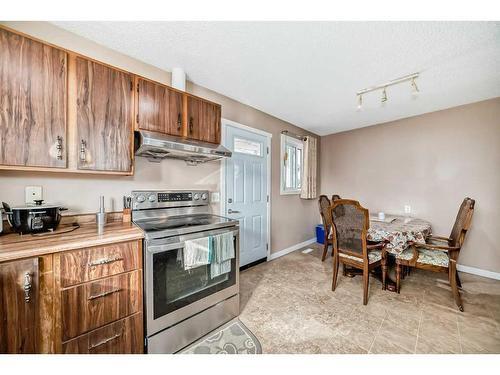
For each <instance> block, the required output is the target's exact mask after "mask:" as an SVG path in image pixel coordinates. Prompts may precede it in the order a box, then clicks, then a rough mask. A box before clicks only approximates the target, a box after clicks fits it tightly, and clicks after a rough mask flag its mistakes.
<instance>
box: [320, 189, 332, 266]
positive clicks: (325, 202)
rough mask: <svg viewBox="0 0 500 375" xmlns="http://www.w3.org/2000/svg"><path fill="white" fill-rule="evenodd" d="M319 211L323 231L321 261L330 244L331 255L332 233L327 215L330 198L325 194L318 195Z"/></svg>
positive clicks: (323, 259)
mask: <svg viewBox="0 0 500 375" xmlns="http://www.w3.org/2000/svg"><path fill="white" fill-rule="evenodd" d="M318 206H319V213H320V215H321V220H322V221H323V229H324V231H325V238H324V241H323V256H322V257H321V261H322V262H324V261H325V259H326V254H327V253H328V246H330V245H332V255H333V233H332V230H331V229H332V219H331V216H330V215H329V211H328V210H329V208H330V199H328V197H327V196H326V195H320V196H319V199H318Z"/></svg>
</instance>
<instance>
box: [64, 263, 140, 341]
mask: <svg viewBox="0 0 500 375" xmlns="http://www.w3.org/2000/svg"><path fill="white" fill-rule="evenodd" d="M141 291H142V271H141V270H136V271H132V272H128V273H124V274H121V275H118V276H113V277H108V278H105V279H100V280H97V281H93V282H90V283H87V284H82V285H79V286H76V287H73V288H69V289H65V290H62V291H61V310H62V336H63V338H62V340H63V341H66V340H69V339H71V338H74V337H76V336H79V335H81V334H83V333H86V332H89V331H91V330H93V329H96V328H99V327H102V326H104V325H106V324H108V323H112V322H114V321H116V320H119V319H122V318H125V317H126V316H128V315H132V314H134V313H136V312H139V311H142V293H141Z"/></svg>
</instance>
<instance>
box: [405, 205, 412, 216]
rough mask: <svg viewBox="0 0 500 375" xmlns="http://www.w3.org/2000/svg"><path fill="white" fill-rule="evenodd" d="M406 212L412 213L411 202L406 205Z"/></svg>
mask: <svg viewBox="0 0 500 375" xmlns="http://www.w3.org/2000/svg"><path fill="white" fill-rule="evenodd" d="M405 214H411V206H410V205H409V204H406V205H405Z"/></svg>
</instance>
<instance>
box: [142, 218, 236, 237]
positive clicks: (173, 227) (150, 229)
mask: <svg viewBox="0 0 500 375" xmlns="http://www.w3.org/2000/svg"><path fill="white" fill-rule="evenodd" d="M237 223H238V221H235V220H232V219H228V218H225V217H222V216H216V215H210V214H190V215H179V216H169V217H166V218H155V219H148V220H145V221H142V220H140V221H135V224H136V225H138V226H139V227H140V228H141V229H142V230H143V231H144V232H145V234H146V237H147V238H160V237H167V236H174V235H178V234H184V233H192V232H199V231H205V230H211V229H217V228H223V227H228V226H234V225H237Z"/></svg>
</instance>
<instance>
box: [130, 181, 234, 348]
mask: <svg viewBox="0 0 500 375" xmlns="http://www.w3.org/2000/svg"><path fill="white" fill-rule="evenodd" d="M132 220H133V222H134V223H135V224H137V225H138V226H139V227H140V228H141V229H142V230H143V231H144V233H145V239H144V287H145V293H144V296H145V297H144V298H145V301H144V302H145V303H144V306H145V317H146V319H145V321H146V349H147V352H148V353H175V352H176V351H178V350H180V349H182V348H183V347H185V346H187V345H189V344H190V343H192V342H193V341H195V340H197V339H198V338H200V337H202V336H203V335H205V334H206V333H208V332H210V331H211V330H213V329H215V328H217V327H218V326H220V325H222V324H223V323H225V322H227V321H229V320H230V319H232V318H234V317H235V316H238V314H239V267H238V265H239V229H238V221H236V220H232V219H228V218H224V217H221V216H216V215H212V214H210V206H209V193H208V191H199V190H196V191H195V190H193V191H185V190H184V191H133V192H132ZM224 233H231V234H232V240H233V241H234V242H233V243H232V244H233V245H234V250H235V251H234V257H233V258H231V259H228V260H227V261H228V262H229V261H230V263H231V267H230V269H225V271H226V272H225V273H221V274H218V275H217V274H216V275H215V276H214V274H213V273H211V264H203V265H201V266H196V267H186V264H185V263H184V261H185V258H184V256H185V254H184V252H185V251H186V250H185V247H186V246H187V244H188V241H190V244H191V243H193V241H196V240H201V241H203V239H205V238H207V237H208V238H216V237H217V236H218V235H222V234H224ZM219 237H221V236H219ZM225 238H229V239H231V237H227V236H226V237H225ZM230 245H231V243H230Z"/></svg>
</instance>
